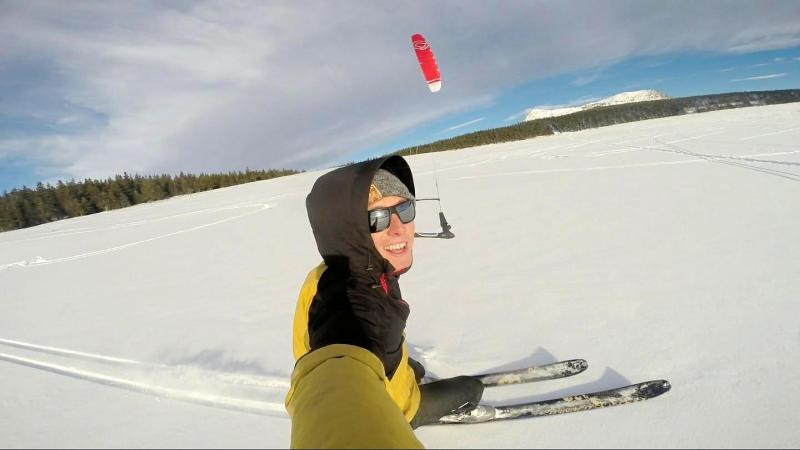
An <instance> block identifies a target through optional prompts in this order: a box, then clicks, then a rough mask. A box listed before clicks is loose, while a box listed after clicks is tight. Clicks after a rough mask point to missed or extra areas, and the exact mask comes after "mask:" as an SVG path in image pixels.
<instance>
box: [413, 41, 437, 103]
mask: <svg viewBox="0 0 800 450" xmlns="http://www.w3.org/2000/svg"><path fill="white" fill-rule="evenodd" d="M411 43H412V45H413V46H414V51H415V52H416V53H417V60H419V67H420V69H422V74H423V75H424V76H425V82H426V83H428V88H429V89H430V90H431V92H438V91H439V89H441V88H442V76H441V74H439V66H438V65H436V57H435V56H433V50H431V46H430V45H428V42H427V41H426V40H425V37H424V36H422V35H421V34H415V35H413V36H411Z"/></svg>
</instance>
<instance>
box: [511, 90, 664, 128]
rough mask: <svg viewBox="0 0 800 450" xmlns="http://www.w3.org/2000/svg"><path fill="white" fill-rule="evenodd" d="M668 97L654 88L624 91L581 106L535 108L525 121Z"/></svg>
mask: <svg viewBox="0 0 800 450" xmlns="http://www.w3.org/2000/svg"><path fill="white" fill-rule="evenodd" d="M668 98H671V97H669V96H667V95H666V94H663V93H661V92H659V91H656V90H652V89H647V90H643V91H633V92H622V93H619V94H616V95H612V96H611V97H608V98H604V99H602V100H597V101H595V102H590V103H586V104H584V105H580V106H569V107H566V108H555V109H541V108H534V109H531V110H530V111H529V112H528V115H527V116H525V120H524V121H523V122H527V121H529V120H536V119H547V118H549V117H558V116H564V115H567V114H572V113H576V112H580V111H586V110H588V109H593V108H600V107H602V106H612V105H621V104H624V103H636V102H647V101H651V100H664V99H668Z"/></svg>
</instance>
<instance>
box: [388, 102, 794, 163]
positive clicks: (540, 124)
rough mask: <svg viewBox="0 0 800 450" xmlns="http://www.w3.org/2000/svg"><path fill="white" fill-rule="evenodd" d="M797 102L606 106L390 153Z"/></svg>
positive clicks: (418, 151) (428, 149) (520, 138)
mask: <svg viewBox="0 0 800 450" xmlns="http://www.w3.org/2000/svg"><path fill="white" fill-rule="evenodd" d="M793 102H800V89H783V90H775V91H748V92H730V93H726V94H709V95H698V96H694V97H681V98H669V99H662V100H648V101H638V102H633V103H623V104H617V105H607V106H603V107H599V106H598V107H595V108H591V109H585V110H584V109H581V110H579V111H577V112H573V113H570V114H565V115H562V116H555V117H548V118H544V119H535V120H528V121H523V122H520V123H517V124H515V125H509V126H506V127H500V128H492V129H487V130H481V131H475V132H472V133H467V134H462V135H460V136H455V137H452V138H448V139H442V140H439V141H435V142H431V143H429V144H422V145H417V146H415V147H407V148H404V149H402V150H398V151H396V152H393V154H398V155H418V154H420V153H428V152H441V151H447V150H456V149H459V148H468V147H477V146H479V145H487V144H497V143H500V142H511V141H520V140H523V139H530V138H533V137H536V136H547V135H552V134H556V133H561V132H569V131H580V130H586V129H590V128H598V127H605V126H609V125H617V124H621V123H628V122H636V121H638V120H648V119H657V118H660V117H670V116H680V115H684V114H696V113H703V112H708V111H718V110H721V109H731V108H743V107H749V106H763V105H777V104H781V103H793Z"/></svg>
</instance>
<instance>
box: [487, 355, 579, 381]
mask: <svg viewBox="0 0 800 450" xmlns="http://www.w3.org/2000/svg"><path fill="white" fill-rule="evenodd" d="M588 367H589V364H588V363H587V362H586V360H584V359H570V360H567V361H559V362H555V363H552V364H547V365H543V366H531V367H526V368H524V369H515V370H507V371H501V372H495V373H487V374H484V375H473V376H474V377H475V378H477V379H478V380H480V382H481V383H483V385H484V386H487V387H491V386H502V385H506V384H518V383H532V382H535V381H545V380H555V379H557V378H564V377H571V376H573V375H577V374H579V373H581V372H583V371H584V370H586V369H587V368H588Z"/></svg>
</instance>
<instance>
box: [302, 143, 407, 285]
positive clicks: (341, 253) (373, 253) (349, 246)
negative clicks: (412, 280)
mask: <svg viewBox="0 0 800 450" xmlns="http://www.w3.org/2000/svg"><path fill="white" fill-rule="evenodd" d="M378 169H385V170H387V171H389V172H391V173H392V174H394V175H395V176H397V178H399V179H400V181H402V182H403V183H404V184H405V185H406V187H408V190H409V191H410V192H411V194H413V195H415V196H416V192H415V190H414V178H413V176H412V174H411V168H410V167H409V166H408V163H407V162H406V160H405V159H403V158H402V157H400V156H396V155H395V156H387V157H383V158H379V159H374V160H369V161H364V162H360V163H357V164H351V165H349V166H345V167H340V168H338V169H335V170H333V171H331V172H328V173H326V174H325V175H323V176H321V177H319V179H317V181H316V182H315V183H314V187H313V188H312V189H311V193H310V194H308V197H306V211H307V212H308V220H309V222H310V223H311V229H312V231H313V232H314V239H315V240H316V241H317V249H318V250H319V253H320V255H322V258H323V259H324V260H325V264H326V265H327V266H328V267H331V268H334V269H340V270H346V271H347V272H349V273H353V274H363V273H365V272H366V273H368V274H370V275H371V276H372V278H373V279H374V280H376V281H377V280H378V278H379V277H380V274H381V273H393V272H394V271H395V268H394V267H392V265H391V264H390V263H389V261H387V260H386V259H385V258H384V257H382V256H381V255H380V253H378V250H377V249H376V248H375V244H374V243H373V241H372V237H371V236H370V232H369V223H368V219H367V201H368V198H369V185H370V183H372V178H373V177H374V176H375V172H377V171H378Z"/></svg>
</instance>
